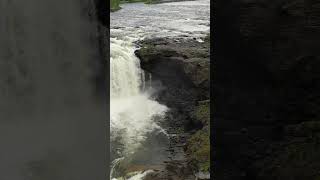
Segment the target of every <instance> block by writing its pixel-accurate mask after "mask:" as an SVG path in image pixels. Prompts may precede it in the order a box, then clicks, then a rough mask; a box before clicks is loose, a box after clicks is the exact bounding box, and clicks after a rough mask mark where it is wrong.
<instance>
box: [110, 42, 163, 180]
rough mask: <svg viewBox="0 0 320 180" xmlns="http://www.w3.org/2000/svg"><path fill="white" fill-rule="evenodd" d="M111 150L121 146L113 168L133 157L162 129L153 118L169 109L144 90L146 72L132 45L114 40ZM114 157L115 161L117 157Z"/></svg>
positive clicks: (111, 80)
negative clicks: (148, 135) (149, 134)
mask: <svg viewBox="0 0 320 180" xmlns="http://www.w3.org/2000/svg"><path fill="white" fill-rule="evenodd" d="M110 60H111V63H110V68H111V69H110V72H111V76H110V78H111V79H110V83H111V85H110V86H111V92H110V93H111V94H110V97H111V107H110V115H111V125H110V132H111V148H116V147H115V144H120V145H121V147H122V148H121V149H117V151H116V152H115V153H116V154H112V155H113V156H114V157H116V159H115V160H114V161H113V166H114V167H112V170H111V176H112V177H113V176H114V168H116V166H117V165H118V164H119V163H120V162H121V161H122V160H127V159H128V158H130V156H131V155H132V154H134V153H135V151H136V150H137V149H138V148H139V146H140V145H141V143H142V142H143V141H144V140H145V138H146V134H147V133H150V132H152V131H155V130H161V128H160V126H159V125H157V122H156V121H155V120H154V118H153V117H155V116H158V117H159V116H160V117H161V116H163V115H164V113H165V111H166V109H167V108H166V107H165V106H163V105H160V104H159V103H157V102H156V101H154V100H152V99H151V98H150V96H149V94H148V92H147V91H143V90H144V88H143V87H144V86H145V85H144V84H145V79H144V77H145V76H144V72H143V71H142V70H141V69H140V65H139V59H138V58H137V57H136V56H135V55H134V47H133V45H132V42H128V41H123V40H118V39H111V59H110ZM114 157H112V158H114Z"/></svg>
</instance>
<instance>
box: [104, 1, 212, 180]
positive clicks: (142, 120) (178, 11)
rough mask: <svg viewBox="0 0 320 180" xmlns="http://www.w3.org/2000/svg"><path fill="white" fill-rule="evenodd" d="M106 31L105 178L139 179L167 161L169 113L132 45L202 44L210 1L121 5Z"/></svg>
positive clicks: (207, 27)
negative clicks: (171, 40) (156, 41)
mask: <svg viewBox="0 0 320 180" xmlns="http://www.w3.org/2000/svg"><path fill="white" fill-rule="evenodd" d="M110 25H111V26H110V27H111V30H110V31H111V39H110V43H111V45H110V47H111V58H110V74H111V76H110V87H111V91H110V97H111V99H110V115H111V122H110V133H111V137H110V140H111V160H112V164H111V174H110V176H111V179H121V178H122V177H124V176H127V175H128V173H129V172H133V174H132V175H131V176H129V179H131V180H134V179H142V178H143V177H144V176H145V175H146V174H147V173H148V172H150V171H151V170H152V169H153V168H154V167H156V166H157V165H159V164H161V163H162V161H164V160H167V156H168V155H167V152H166V144H167V143H168V142H167V141H168V136H169V135H170V134H167V133H166V129H165V128H163V127H161V121H164V116H165V113H166V112H167V111H168V108H167V107H166V106H165V105H162V104H159V103H158V102H157V101H155V100H154V96H153V95H154V92H156V89H153V87H152V86H151V83H150V81H152V76H151V75H150V74H148V73H145V72H144V71H143V70H142V69H141V68H140V62H139V59H138V58H137V57H136V56H135V54H134V51H135V50H136V49H137V48H138V47H136V45H135V42H136V41H137V40H142V39H144V38H154V37H183V38H196V39H198V40H199V41H201V38H203V37H204V36H205V35H206V34H207V33H209V30H210V1H209V0H197V1H184V2H172V3H163V4H153V5H146V4H143V3H132V4H123V5H122V9H121V10H119V11H117V12H114V13H111V17H110ZM148 170H149V171H148ZM134 173H136V174H134Z"/></svg>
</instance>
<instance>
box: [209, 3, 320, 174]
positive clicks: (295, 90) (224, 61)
mask: <svg viewBox="0 0 320 180" xmlns="http://www.w3.org/2000/svg"><path fill="white" fill-rule="evenodd" d="M216 9H217V12H216V17H215V18H216V21H215V27H216V29H215V30H216V36H215V41H214V42H213V43H214V47H215V50H214V52H215V53H214V54H213V56H214V57H213V58H214V59H215V61H213V67H214V70H213V72H214V79H213V88H212V89H213V94H214V100H215V102H214V104H215V106H214V108H215V110H214V114H215V117H214V119H215V127H214V128H215V132H214V134H213V136H215V137H216V144H215V147H216V149H215V155H214V156H215V158H216V163H215V164H216V166H215V167H216V169H215V170H214V171H216V174H214V175H215V176H216V179H248V178H252V179H259V180H260V179H315V178H318V176H317V175H316V174H315V173H314V172H316V171H319V169H320V165H319V162H317V160H316V159H317V158H318V157H317V155H316V154H319V153H320V151H319V149H317V148H315V147H317V146H312V145H311V144H313V143H316V142H318V134H319V132H318V131H315V130H314V129H316V125H314V126H315V127H313V128H304V129H303V130H301V128H300V127H305V125H304V124H305V123H306V122H307V121H312V122H313V121H316V122H319V120H320V118H319V115H320V111H319V108H320V103H319V102H320V101H319V100H320V96H319V95H320V93H319V92H320V74H319V67H320V59H319V58H320V52H319V47H320V46H319V45H320V41H319V37H320V33H319V32H320V16H319V15H320V3H319V2H318V1H315V0H293V1H288V0H283V1H277V2H270V1H266V0H241V1H231V0H230V1H224V2H217V3H216ZM312 124H313V123H311V125H308V126H312ZM314 124H316V123H314ZM288 127H290V129H298V130H299V132H300V131H302V133H300V134H302V135H301V136H300V137H297V136H291V135H290V133H289V132H288V131H287V130H286V129H288ZM293 127H294V128H293ZM290 132H291V131H290ZM288 133H289V134H288ZM310 134H312V135H311V136H310ZM289 152H290V158H288V157H287V156H286V155H285V154H288V153H289ZM301 154H308V155H306V156H304V155H301ZM299 157H300V158H299ZM289 164H291V165H289ZM301 164H309V165H308V166H301ZM297 167H299V168H297ZM271 172H272V173H271ZM288 172H290V173H288Z"/></svg>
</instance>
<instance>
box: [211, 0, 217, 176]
mask: <svg viewBox="0 0 320 180" xmlns="http://www.w3.org/2000/svg"><path fill="white" fill-rule="evenodd" d="M215 5H216V0H213V1H210V121H211V123H210V129H211V130H210V141H211V142H210V154H211V155H210V177H211V179H215V178H213V177H214V172H215V170H214V169H215V168H214V167H215V161H214V159H215V155H216V153H215V149H214V147H215V146H214V142H215V137H216V136H215V130H214V122H215V120H214V118H213V114H214V108H213V107H214V98H213V97H214V93H213V92H214V91H213V88H214V87H213V83H214V82H213V79H214V78H213V77H214V71H215V68H214V63H213V62H214V47H215V46H214V43H213V42H214V37H215V30H214V27H215V26H214V22H215V21H214V17H215V16H214V12H215V9H214V7H215Z"/></svg>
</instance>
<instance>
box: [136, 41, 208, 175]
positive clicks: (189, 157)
mask: <svg viewBox="0 0 320 180" xmlns="http://www.w3.org/2000/svg"><path fill="white" fill-rule="evenodd" d="M208 40H209V38H207V39H206V40H205V42H203V43H201V42H198V41H196V40H194V39H188V40H186V39H177V38H174V39H171V38H156V39H147V40H144V41H141V42H138V44H139V45H140V46H141V49H139V50H137V51H136V52H135V54H136V55H137V56H138V57H139V58H140V60H141V67H142V68H143V69H144V70H145V71H147V72H149V73H151V74H152V82H160V85H159V87H157V85H156V84H154V85H153V87H156V88H157V89H158V90H159V92H157V100H158V101H159V102H160V103H163V104H165V105H167V106H168V107H169V108H170V111H169V112H168V113H167V120H166V122H165V125H164V127H167V131H168V133H169V134H170V135H171V137H170V139H169V141H170V143H169V144H170V146H169V147H168V151H170V157H169V159H170V161H168V162H165V166H164V168H163V170H162V171H158V172H154V173H150V174H148V175H147V176H146V178H145V179H154V180H155V179H172V180H180V179H181V180H182V179H183V180H188V179H190V180H191V179H195V173H196V171H197V170H195V169H197V167H194V166H193V165H195V166H197V165H198V164H201V165H202V164H204V163H205V165H202V166H206V167H207V166H210V165H208V163H207V161H206V160H207V159H205V160H203V158H202V159H201V158H199V157H197V156H196V155H195V154H196V153H194V152H197V151H196V150H195V149H193V147H195V146H196V145H195V144H194V139H196V138H202V136H199V135H198V136H199V137H195V138H192V137H193V134H195V132H196V131H198V130H199V129H202V127H203V126H207V125H208V122H207V121H208V120H205V119H207V118H206V116H205V117H203V118H202V119H201V120H200V119H197V118H195V116H196V115H195V114H196V113H195V111H196V107H197V106H198V102H199V101H203V100H208V99H209V81H210V80H209V72H210V67H209V64H210V62H209V49H210V46H209V41H208ZM207 111H208V110H207ZM201 112H202V111H201ZM208 112H209V111H208ZM198 114H199V113H198ZM201 115H202V114H201ZM201 117H202V116H201ZM202 121H206V123H204V122H202ZM198 134H199V133H198ZM200 134H204V135H205V136H206V137H203V138H202V139H203V144H206V145H208V144H209V137H208V128H206V129H204V130H203V133H200ZM202 139H201V140H202ZM206 148H208V146H206ZM187 149H190V151H188V150H187ZM196 149H198V148H196ZM185 150H187V151H186V152H187V154H186V152H185ZM205 155H206V157H208V156H209V155H207V154H205ZM193 160H196V162H194V161H193ZM198 160H202V161H201V163H198V162H197V161H198ZM203 161H204V162H203ZM207 168H208V167H207Z"/></svg>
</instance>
